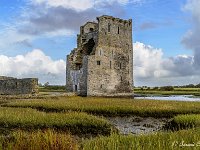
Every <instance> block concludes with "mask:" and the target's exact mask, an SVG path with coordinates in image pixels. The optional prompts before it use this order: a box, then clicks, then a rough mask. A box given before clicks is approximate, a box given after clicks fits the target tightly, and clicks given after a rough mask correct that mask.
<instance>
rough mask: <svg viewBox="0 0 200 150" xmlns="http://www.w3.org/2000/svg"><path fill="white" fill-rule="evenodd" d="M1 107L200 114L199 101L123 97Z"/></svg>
mask: <svg viewBox="0 0 200 150" xmlns="http://www.w3.org/2000/svg"><path fill="white" fill-rule="evenodd" d="M3 106H4V107H5V106H6V107H25V108H26V107H30V108H35V109H38V110H42V111H46V112H53V111H54V112H67V111H78V112H87V113H91V114H97V115H104V116H128V115H138V116H145V117H173V116H175V115H178V114H200V103H199V102H176V101H156V100H141V99H140V100H136V99H126V98H95V97H87V98H84V97H59V98H48V99H42V100H41V99H39V100H37V99H33V100H20V101H19V100H17V101H15V102H10V103H6V104H4V105H3Z"/></svg>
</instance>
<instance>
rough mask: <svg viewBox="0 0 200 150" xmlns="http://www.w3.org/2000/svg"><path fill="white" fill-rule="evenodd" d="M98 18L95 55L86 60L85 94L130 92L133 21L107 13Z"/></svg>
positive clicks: (131, 85) (131, 82) (131, 84)
mask: <svg viewBox="0 0 200 150" xmlns="http://www.w3.org/2000/svg"><path fill="white" fill-rule="evenodd" d="M98 21H99V22H98V23H99V30H98V43H97V47H96V50H95V56H89V61H88V68H89V69H88V70H89V71H88V95H92V96H93V95H112V94H113V95H117V94H119V93H122V94H123V93H132V87H133V74H132V73H133V72H132V70H133V60H132V59H133V58H132V55H133V50H132V21H131V20H128V21H127V20H121V19H118V18H113V17H110V16H102V17H99V18H98ZM97 61H99V62H100V65H97Z"/></svg>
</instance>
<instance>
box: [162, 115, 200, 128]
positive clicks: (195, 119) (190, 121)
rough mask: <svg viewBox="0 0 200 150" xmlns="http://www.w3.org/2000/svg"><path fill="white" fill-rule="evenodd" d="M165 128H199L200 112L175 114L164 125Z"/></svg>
mask: <svg viewBox="0 0 200 150" xmlns="http://www.w3.org/2000/svg"><path fill="white" fill-rule="evenodd" d="M166 128H169V129H172V130H180V129H188V128H200V114H186V115H177V116H175V117H174V118H173V120H172V121H171V122H169V123H168V124H167V125H166Z"/></svg>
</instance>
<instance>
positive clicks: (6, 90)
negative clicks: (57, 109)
mask: <svg viewBox="0 0 200 150" xmlns="http://www.w3.org/2000/svg"><path fill="white" fill-rule="evenodd" d="M37 93H38V79H36V78H26V79H15V78H7V79H6V78H5V79H2V80H0V95H24V94H31V95H34V94H37Z"/></svg>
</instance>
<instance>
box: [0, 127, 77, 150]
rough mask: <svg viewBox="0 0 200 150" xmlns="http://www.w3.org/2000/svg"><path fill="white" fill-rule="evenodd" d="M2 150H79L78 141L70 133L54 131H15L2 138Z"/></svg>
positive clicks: (0, 140) (0, 145)
mask: <svg viewBox="0 0 200 150" xmlns="http://www.w3.org/2000/svg"><path fill="white" fill-rule="evenodd" d="M0 149H1V150H78V144H77V142H76V140H74V139H73V138H72V136H71V135H70V134H68V133H64V132H56V131H54V130H37V131H32V132H27V131H21V130H19V131H15V132H14V133H12V134H11V135H10V136H1V137H0Z"/></svg>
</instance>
